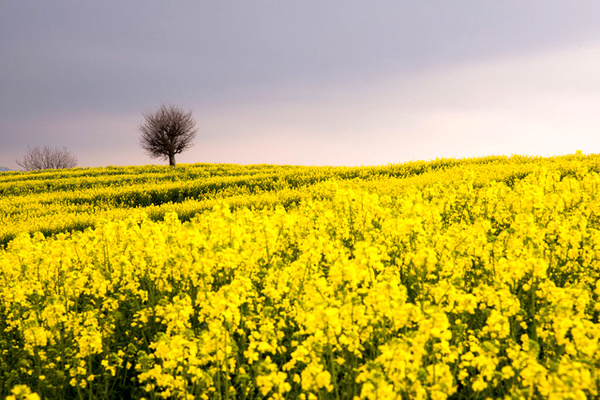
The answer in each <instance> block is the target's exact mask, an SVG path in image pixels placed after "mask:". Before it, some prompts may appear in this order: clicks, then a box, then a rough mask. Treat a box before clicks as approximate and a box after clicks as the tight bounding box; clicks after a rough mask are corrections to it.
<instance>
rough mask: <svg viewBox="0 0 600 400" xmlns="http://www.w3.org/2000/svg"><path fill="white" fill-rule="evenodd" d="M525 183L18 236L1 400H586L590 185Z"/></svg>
mask: <svg viewBox="0 0 600 400" xmlns="http://www.w3.org/2000/svg"><path fill="white" fill-rule="evenodd" d="M514 168H515V171H518V170H519V169H518V168H520V167H516V166H515V167H514ZM528 168H531V170H530V171H529V172H528V173H526V174H524V175H523V176H521V177H517V179H513V180H512V181H511V180H510V179H506V176H507V175H506V174H510V173H511V171H510V170H509V171H503V174H504V175H503V177H504V178H502V179H497V178H496V175H495V173H496V171H494V170H490V169H486V168H485V165H484V166H482V167H473V166H468V165H464V166H458V167H456V168H454V169H449V170H442V171H438V172H434V173H431V174H429V175H423V176H416V177H414V178H393V177H379V178H377V179H357V180H351V181H344V180H334V181H325V182H321V183H318V184H316V185H314V186H311V187H310V188H306V189H303V190H304V192H305V193H309V194H310V195H306V196H304V197H302V199H301V200H300V201H299V202H298V204H288V205H287V207H283V206H282V205H273V206H270V207H264V208H260V209H257V208H247V207H243V206H241V207H237V208H235V209H234V208H232V207H230V206H228V205H227V204H226V203H224V202H220V203H217V205H216V206H214V208H213V209H212V210H211V211H209V212H205V213H202V214H199V215H198V216H196V217H195V218H192V219H191V220H190V221H189V222H181V221H180V219H179V218H178V216H177V215H176V214H175V213H167V214H166V216H165V218H164V220H161V221H153V220H152V219H150V218H149V217H148V215H147V214H145V213H144V212H141V211H138V212H134V213H133V214H132V215H129V217H127V218H125V219H112V218H111V219H106V220H104V221H100V222H98V224H97V225H96V227H95V228H94V229H89V230H86V231H84V232H74V233H71V234H58V235H56V236H54V237H49V238H44V237H43V236H42V235H41V234H33V235H26V234H22V235H19V236H17V237H16V239H14V240H13V241H12V242H10V243H9V245H8V247H7V249H6V250H4V251H2V253H1V254H0V358H1V360H0V361H1V362H0V382H4V384H3V385H0V386H3V387H5V388H6V389H0V390H5V392H0V395H13V396H21V393H23V395H22V396H35V395H36V394H39V395H40V396H42V397H48V398H60V397H64V398H71V397H93V398H122V397H125V396H132V397H146V398H189V399H192V398H273V399H278V398H298V399H317V398H336V399H338V398H345V399H352V398H354V397H360V398H369V399H381V398H390V399H393V398H417V399H419V398H420V399H428V398H432V399H446V398H449V397H451V398H457V399H462V398H465V399H471V398H473V399H474V398H482V399H485V398H488V397H489V398H507V399H513V398H515V399H520V398H523V399H529V398H544V399H546V398H548V399H563V398H565V399H585V398H590V399H591V398H597V397H598V396H599V393H598V391H599V387H598V386H599V385H600V344H599V343H600V326H599V320H598V317H599V314H600V306H599V304H600V303H599V302H598V299H599V296H600V283H599V282H600V263H599V260H600V257H599V255H600V230H599V229H598V228H599V221H600V220H599V219H598V215H600V209H599V204H600V203H599V202H598V200H599V198H598V197H599V195H600V177H599V176H598V174H597V173H596V172H594V171H593V169H592V168H590V167H589V165H586V164H584V163H582V162H580V161H578V160H577V159H572V160H570V161H569V162H565V163H563V164H561V163H556V165H555V164H553V163H551V162H537V163H533V165H529V164H528ZM515 176H517V175H515ZM9 389H12V390H13V394H11V392H10V391H9ZM23 398H25V397H23Z"/></svg>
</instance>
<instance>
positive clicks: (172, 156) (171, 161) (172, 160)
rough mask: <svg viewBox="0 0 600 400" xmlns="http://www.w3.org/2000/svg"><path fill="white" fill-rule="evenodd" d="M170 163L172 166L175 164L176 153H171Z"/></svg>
mask: <svg viewBox="0 0 600 400" xmlns="http://www.w3.org/2000/svg"><path fill="white" fill-rule="evenodd" d="M169 165H170V166H171V167H174V166H175V154H169Z"/></svg>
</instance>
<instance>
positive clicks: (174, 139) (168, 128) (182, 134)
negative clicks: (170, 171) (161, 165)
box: [138, 104, 197, 167]
mask: <svg viewBox="0 0 600 400" xmlns="http://www.w3.org/2000/svg"><path fill="white" fill-rule="evenodd" d="M144 118H145V121H144V123H143V124H141V125H140V126H139V127H138V130H139V131H140V133H141V135H140V145H141V146H142V148H143V149H144V150H146V153H148V155H149V156H150V157H152V158H162V159H165V160H169V165H171V166H173V167H174V166H175V155H176V154H180V153H181V152H182V151H184V150H187V149H188V148H190V147H191V146H192V140H193V139H194V137H196V132H197V130H196V121H194V118H192V112H191V111H188V112H185V111H183V110H182V109H181V108H178V107H175V106H166V105H164V104H162V105H161V106H160V109H159V110H158V111H156V112H154V113H151V114H144Z"/></svg>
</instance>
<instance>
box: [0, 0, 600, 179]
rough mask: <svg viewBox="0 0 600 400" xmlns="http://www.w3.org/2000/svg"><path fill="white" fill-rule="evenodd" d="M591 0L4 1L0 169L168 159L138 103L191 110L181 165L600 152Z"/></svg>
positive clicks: (598, 28)
mask: <svg viewBox="0 0 600 400" xmlns="http://www.w3.org/2000/svg"><path fill="white" fill-rule="evenodd" d="M598 20H600V2H598V1H595V0H593V1H592V0H589V1H584V0H581V1H572V2H568V1H562V0H561V1H558V0H545V1H543V0H539V1H537V0H535V1H533V0H505V1H492V0H481V1H473V0H469V1H466V0H464V1H461V0H455V1H447V0H437V1H427V0H421V1H398V0H389V1H372V2H366V1H362V0H361V1H354V0H344V1H341V0H339V1H323V0H320V1H314V0H303V1H285V0H278V1H274V0H269V1H267V0H255V1H246V0H239V1H228V0H222V1H218V2H217V1H210V2H208V1H165V0H144V1H140V0H137V1H113V0H110V1H108V0H105V1H96V2H91V1H89V2H88V1H76V0H72V1H54V0H45V1H43V2H39V1H28V0H20V1H3V2H1V3H0V166H7V167H11V168H16V164H15V159H16V158H20V157H21V156H22V155H23V154H24V153H25V151H26V150H27V147H28V146H32V147H33V146H38V145H56V146H63V145H64V146H67V148H69V149H70V150H72V151H73V152H74V153H75V154H76V155H77V156H78V158H79V160H80V165H81V166H97V165H132V164H148V163H164V162H163V161H161V160H153V159H150V158H149V157H148V156H146V155H145V154H144V153H143V152H142V150H141V149H140V147H139V145H138V139H137V138H138V132H137V129H136V128H137V125H139V124H140V123H141V122H142V112H150V111H152V110H154V109H156V108H157V106H158V105H159V104H160V103H170V104H175V105H180V106H182V107H184V108H186V109H189V110H191V111H192V112H193V114H194V116H195V117H196V119H197V120H198V125H199V128H200V129H199V132H198V136H197V138H196V141H195V146H194V147H193V148H192V149H190V150H189V151H187V152H186V153H184V154H182V155H180V156H179V158H178V161H179V162H180V163H181V162H183V163H186V162H187V163H189V162H233V163H284V164H310V165H361V164H363V165H379V164H387V163H395V162H403V161H408V160H414V159H432V158H436V157H469V156H483V155H490V154H507V155H510V154H515V153H518V154H540V155H554V154H566V153H573V152H575V151H576V150H583V152H584V153H598V152H600V112H598V108H599V107H600V24H598Z"/></svg>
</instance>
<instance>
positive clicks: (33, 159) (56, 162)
mask: <svg viewBox="0 0 600 400" xmlns="http://www.w3.org/2000/svg"><path fill="white" fill-rule="evenodd" d="M16 162H17V164H18V165H19V166H20V167H21V168H23V169H24V170H25V171H33V170H38V169H60V168H73V167H76V166H77V158H76V157H75V156H74V155H73V153H71V152H70V151H69V150H67V149H66V148H65V147H63V148H54V147H48V146H44V147H37V146H36V147H34V148H27V153H25V155H24V156H23V159H22V160H16Z"/></svg>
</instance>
